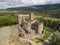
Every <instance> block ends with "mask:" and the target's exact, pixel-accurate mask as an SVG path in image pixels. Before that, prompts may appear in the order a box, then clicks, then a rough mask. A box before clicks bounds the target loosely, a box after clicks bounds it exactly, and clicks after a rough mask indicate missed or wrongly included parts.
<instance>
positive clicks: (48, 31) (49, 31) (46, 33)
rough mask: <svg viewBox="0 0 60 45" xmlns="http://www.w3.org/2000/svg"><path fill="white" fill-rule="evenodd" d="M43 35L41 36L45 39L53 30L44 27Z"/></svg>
mask: <svg viewBox="0 0 60 45" xmlns="http://www.w3.org/2000/svg"><path fill="white" fill-rule="evenodd" d="M45 30H46V31H45V35H44V36H43V39H44V40H46V39H48V37H49V36H50V34H51V33H53V30H52V29H51V28H49V27H45Z"/></svg>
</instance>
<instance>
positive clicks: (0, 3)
mask: <svg viewBox="0 0 60 45" xmlns="http://www.w3.org/2000/svg"><path fill="white" fill-rule="evenodd" d="M56 3H60V0H0V9H5V8H9V7H21V6H30V5H45V4H56Z"/></svg>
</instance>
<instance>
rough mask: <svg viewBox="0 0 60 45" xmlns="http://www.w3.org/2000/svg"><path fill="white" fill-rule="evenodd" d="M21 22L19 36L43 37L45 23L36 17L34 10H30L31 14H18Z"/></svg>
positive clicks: (29, 37)
mask: <svg viewBox="0 0 60 45" xmlns="http://www.w3.org/2000/svg"><path fill="white" fill-rule="evenodd" d="M18 22H19V30H20V34H19V36H20V37H22V38H27V39H32V38H35V37H41V36H42V35H43V32H44V29H43V28H44V25H43V23H42V22H39V21H38V20H37V19H35V15H34V12H32V13H31V12H30V13H29V14H26V15H23V14H19V15H18Z"/></svg>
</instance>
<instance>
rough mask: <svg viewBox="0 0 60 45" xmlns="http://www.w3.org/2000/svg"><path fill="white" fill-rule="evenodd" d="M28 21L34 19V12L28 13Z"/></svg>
mask: <svg viewBox="0 0 60 45" xmlns="http://www.w3.org/2000/svg"><path fill="white" fill-rule="evenodd" d="M29 19H30V20H33V19H34V12H30V13H29Z"/></svg>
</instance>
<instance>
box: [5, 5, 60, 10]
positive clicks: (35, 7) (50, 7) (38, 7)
mask: <svg viewBox="0 0 60 45" xmlns="http://www.w3.org/2000/svg"><path fill="white" fill-rule="evenodd" d="M59 8H60V4H49V5H33V6H23V7H14V8H7V9H6V10H9V11H12V10H13V11H14V10H15V11H48V10H54V9H59Z"/></svg>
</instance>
